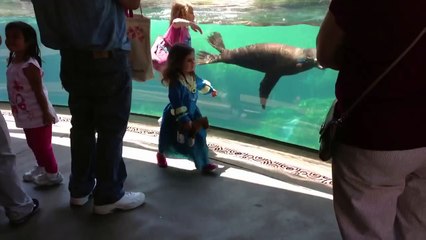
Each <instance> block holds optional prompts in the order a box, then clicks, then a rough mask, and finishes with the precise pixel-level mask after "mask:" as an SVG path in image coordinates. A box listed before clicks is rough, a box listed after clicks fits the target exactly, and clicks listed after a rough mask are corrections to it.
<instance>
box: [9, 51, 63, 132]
mask: <svg viewBox="0 0 426 240" xmlns="http://www.w3.org/2000/svg"><path fill="white" fill-rule="evenodd" d="M29 64H33V65H34V66H36V67H37V68H38V69H40V74H41V77H42V78H43V70H42V69H41V67H40V65H39V64H38V62H37V60H36V59H34V58H30V59H28V61H26V62H22V63H16V64H14V63H11V64H10V65H9V66H8V68H7V71H6V76H7V92H8V94H9V102H10V106H11V109H12V114H13V117H14V118H15V123H16V127H19V128H38V127H42V126H44V125H45V124H44V123H43V112H42V111H41V107H40V104H39V103H38V102H37V99H36V96H35V93H34V91H33V90H32V88H31V85H30V83H29V81H28V79H27V77H26V76H25V74H24V71H23V69H24V68H27V67H28V66H29ZM42 87H43V93H44V95H45V96H46V99H47V103H48V106H49V111H50V113H52V115H53V116H55V123H56V122H58V117H57V116H56V113H55V110H54V108H53V106H52V104H51V103H50V101H49V99H48V97H47V89H46V87H45V86H44V83H43V81H42Z"/></svg>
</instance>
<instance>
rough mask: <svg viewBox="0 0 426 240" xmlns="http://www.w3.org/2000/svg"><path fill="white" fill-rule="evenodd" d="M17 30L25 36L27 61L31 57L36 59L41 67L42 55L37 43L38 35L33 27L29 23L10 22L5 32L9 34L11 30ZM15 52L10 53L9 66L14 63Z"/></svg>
mask: <svg viewBox="0 0 426 240" xmlns="http://www.w3.org/2000/svg"><path fill="white" fill-rule="evenodd" d="M12 29H16V30H19V31H21V32H22V35H23V36H24V41H25V43H26V44H27V46H28V48H27V51H26V53H25V60H28V59H29V58H30V57H32V58H35V59H36V60H37V62H38V64H40V66H41V54H40V48H39V47H38V43H37V33H36V31H35V29H34V28H33V27H31V25H29V24H28V23H24V22H21V21H15V22H10V23H8V24H7V25H6V28H5V32H6V33H7V32H8V31H9V30H12ZM13 55H14V52H10V53H9V59H8V63H7V65H8V66H9V64H10V63H11V62H12V60H13Z"/></svg>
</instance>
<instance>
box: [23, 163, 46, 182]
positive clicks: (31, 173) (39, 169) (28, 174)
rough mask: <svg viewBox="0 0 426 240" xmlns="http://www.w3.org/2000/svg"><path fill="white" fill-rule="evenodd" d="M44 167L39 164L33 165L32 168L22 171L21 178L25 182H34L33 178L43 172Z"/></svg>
mask: <svg viewBox="0 0 426 240" xmlns="http://www.w3.org/2000/svg"><path fill="white" fill-rule="evenodd" d="M45 172H46V171H45V170H44V167H40V166H34V168H33V169H31V170H29V171H28V172H26V173H24V176H22V178H23V179H24V181H25V182H34V178H35V177H37V176H38V175H40V174H43V173H45Z"/></svg>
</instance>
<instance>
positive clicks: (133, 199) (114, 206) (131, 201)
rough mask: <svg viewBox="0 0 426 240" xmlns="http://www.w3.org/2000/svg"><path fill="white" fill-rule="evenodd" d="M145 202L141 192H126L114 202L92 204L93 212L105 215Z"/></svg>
mask: <svg viewBox="0 0 426 240" xmlns="http://www.w3.org/2000/svg"><path fill="white" fill-rule="evenodd" d="M144 202H145V194H144V193H143V192H126V193H124V196H123V197H122V198H121V199H120V200H118V201H117V202H115V203H111V204H105V205H94V206H93V213H95V214H100V215H105V214H110V213H112V212H114V211H115V210H131V209H134V208H137V207H139V206H140V205H142V204H144Z"/></svg>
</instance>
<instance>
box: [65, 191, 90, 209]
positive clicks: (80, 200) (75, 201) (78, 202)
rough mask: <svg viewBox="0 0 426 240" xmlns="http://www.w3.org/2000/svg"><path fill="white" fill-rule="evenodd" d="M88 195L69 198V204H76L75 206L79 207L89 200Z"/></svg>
mask: <svg viewBox="0 0 426 240" xmlns="http://www.w3.org/2000/svg"><path fill="white" fill-rule="evenodd" d="M90 196H91V194H89V195H87V196H84V197H81V198H73V197H71V198H70V205H71V206H76V207H81V206H83V205H85V204H86V203H87V202H88V201H89V200H90Z"/></svg>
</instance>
